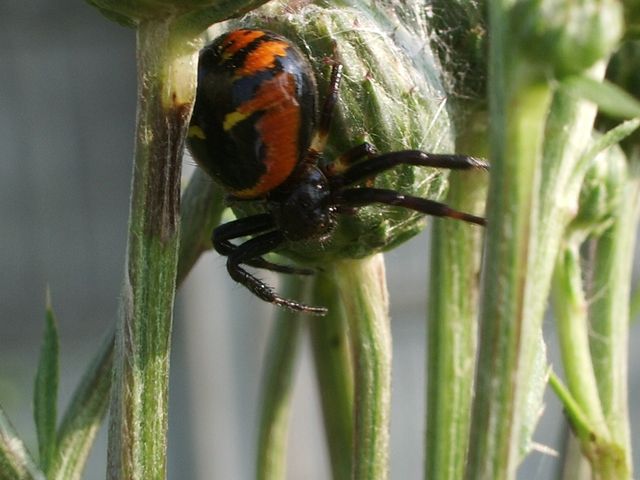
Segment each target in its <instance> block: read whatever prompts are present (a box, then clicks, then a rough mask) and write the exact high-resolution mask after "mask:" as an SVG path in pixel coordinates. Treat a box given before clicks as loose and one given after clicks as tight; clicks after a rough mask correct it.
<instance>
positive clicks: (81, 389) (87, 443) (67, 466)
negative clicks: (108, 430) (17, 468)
mask: <svg viewBox="0 0 640 480" xmlns="http://www.w3.org/2000/svg"><path fill="white" fill-rule="evenodd" d="M112 365H113V333H109V334H108V335H107V336H106V338H105V340H104V341H103V343H102V345H101V346H100V349H99V352H98V355H96V357H95V358H94V359H93V361H92V362H91V364H90V365H89V368H88V369H87V371H86V372H85V374H84V375H83V377H82V380H81V381H80V384H79V385H78V387H77V388H76V390H75V392H74V394H73V397H72V398H71V402H70V404H69V406H68V407H67V410H66V412H65V414H64V417H63V418H62V422H61V423H60V429H59V430H58V436H57V455H56V456H55V458H54V462H53V465H52V466H51V468H50V469H49V470H48V472H47V473H48V474H49V479H50V480H54V479H55V480H80V478H81V477H82V471H83V469H84V466H85V463H86V460H87V456H88V455H89V451H90V450H91V446H92V444H93V440H94V438H95V436H96V434H97V433H98V430H99V429H100V426H101V425H102V420H103V419H104V416H105V414H106V412H107V407H108V406H109V398H110V397H109V392H110V390H111V376H112Z"/></svg>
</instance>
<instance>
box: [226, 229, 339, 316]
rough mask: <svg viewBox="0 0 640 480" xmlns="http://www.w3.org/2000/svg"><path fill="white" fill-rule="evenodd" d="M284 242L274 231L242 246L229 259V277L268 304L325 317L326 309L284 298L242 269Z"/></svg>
mask: <svg viewBox="0 0 640 480" xmlns="http://www.w3.org/2000/svg"><path fill="white" fill-rule="evenodd" d="M284 241H285V238H284V236H283V235H282V233H280V232H278V231H272V232H268V233H264V234H262V235H258V236H257V237H254V238H252V239H251V240H247V241H246V242H245V243H242V244H240V245H239V246H237V248H236V249H235V250H233V252H231V253H230V254H229V256H228V258H227V271H228V272H229V275H230V276H231V278H233V279H234V280H235V281H236V282H238V283H241V284H242V285H244V286H245V287H247V288H248V289H249V290H250V291H251V292H252V293H253V294H254V295H256V296H257V297H258V298H260V299H262V300H264V301H266V302H269V303H273V304H275V305H279V306H281V307H285V308H289V309H291V310H296V311H299V312H305V313H311V314H314V315H325V314H326V313H327V309H326V308H324V307H313V306H310V305H305V304H303V303H299V302H296V301H294V300H289V299H286V298H283V297H281V296H279V295H278V294H277V293H275V292H274V291H273V289H272V288H271V287H269V286H268V285H267V284H266V283H264V282H263V281H262V280H260V279H259V278H257V277H255V276H253V275H252V274H250V273H249V272H247V271H246V270H245V269H244V268H242V266H241V265H243V264H244V265H250V264H251V261H252V260H255V259H256V258H259V257H261V256H262V255H264V254H266V253H269V252H271V251H273V250H274V249H276V248H277V247H278V246H280V245H281V244H282V243H283V242H284Z"/></svg>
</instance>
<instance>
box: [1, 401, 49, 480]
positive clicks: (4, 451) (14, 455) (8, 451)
mask: <svg viewBox="0 0 640 480" xmlns="http://www.w3.org/2000/svg"><path fill="white" fill-rule="evenodd" d="M0 479H2V480H30V479H34V480H44V475H43V474H42V472H40V471H39V470H38V467H36V464H35V462H34V461H33V459H32V458H31V455H30V454H29V452H28V451H27V449H26V448H25V446H24V443H23V442H22V440H21V439H20V437H18V434H17V433H16V431H15V430H14V428H13V425H11V422H9V419H8V418H7V417H6V415H5V414H4V411H3V410H2V408H1V407H0Z"/></svg>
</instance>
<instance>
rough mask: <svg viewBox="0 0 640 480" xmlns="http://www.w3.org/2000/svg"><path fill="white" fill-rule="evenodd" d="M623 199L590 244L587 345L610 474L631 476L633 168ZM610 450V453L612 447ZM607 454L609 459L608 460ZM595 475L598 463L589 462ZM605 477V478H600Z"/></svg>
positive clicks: (639, 183)
mask: <svg viewBox="0 0 640 480" xmlns="http://www.w3.org/2000/svg"><path fill="white" fill-rule="evenodd" d="M621 187H622V189H623V192H622V198H621V200H620V202H619V204H618V205H617V208H616V211H615V213H614V216H613V224H612V225H611V226H610V227H609V228H608V229H607V230H606V231H605V232H604V233H603V234H602V235H601V236H599V237H598V238H597V239H595V240H594V241H593V245H592V247H593V248H592V252H593V256H592V259H591V260H592V262H591V264H590V269H591V271H592V277H591V279H592V285H591V286H590V289H589V292H590V296H591V297H592V298H593V301H592V303H591V308H590V311H589V317H590V320H591V322H590V328H591V332H590V333H591V336H590V347H591V356H592V362H593V368H594V371H595V374H596V380H597V382H598V385H597V386H598V392H599V394H600V400H601V402H602V408H603V411H604V417H605V420H606V424H607V427H608V428H609V432H610V434H611V441H612V443H613V444H614V446H616V448H615V449H612V450H615V451H617V452H618V453H619V454H621V455H622V458H618V459H615V458H613V460H616V462H617V463H618V465H614V466H613V468H614V470H612V471H613V476H611V477H609V478H619V479H623V478H631V473H632V463H631V444H630V434H629V407H628V392H627V381H628V380H627V377H628V366H627V363H628V348H629V347H628V343H629V307H628V306H629V298H630V293H631V292H630V290H631V273H632V266H633V262H632V261H631V259H632V258H633V245H634V240H635V235H636V231H637V227H638V220H639V214H640V208H639V207H638V204H639V201H640V180H639V177H638V176H637V172H632V178H631V179H629V180H627V181H626V182H625V183H624V184H623V185H622V186H621ZM614 453H615V452H614ZM611 460H612V459H609V461H611ZM593 469H594V472H595V473H596V475H597V474H598V465H597V464H596V465H593ZM602 478H605V477H602Z"/></svg>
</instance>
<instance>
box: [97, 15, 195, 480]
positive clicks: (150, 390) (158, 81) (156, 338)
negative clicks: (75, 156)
mask: <svg viewBox="0 0 640 480" xmlns="http://www.w3.org/2000/svg"><path fill="white" fill-rule="evenodd" d="M137 38H138V43H137V47H138V75H139V77H138V85H139V91H138V119H137V126H136V130H137V132H136V149H135V156H134V174H133V184H132V195H131V211H130V218H129V240H128V245H127V262H126V274H125V281H124V288H123V300H122V317H121V322H120V323H119V325H118V328H117V330H116V339H115V357H114V358H115V365H114V388H113V390H112V400H111V422H110V428H109V455H108V467H107V477H108V478H110V479H120V478H127V479H144V480H149V479H153V480H155V479H163V478H165V477H166V446H167V440H166V431H167V414H168V379H169V350H170V335H171V323H172V314H173V302H174V295H175V287H176V274H177V262H178V243H179V203H180V202H179V200H180V170H181V168H180V167H181V163H182V153H183V148H184V136H185V133H186V129H187V125H188V119H189V115H190V112H191V108H192V106H193V98H194V92H195V82H196V65H197V45H195V44H194V43H192V44H191V45H189V47H190V48H189V49H185V46H184V45H185V44H187V43H188V41H190V40H192V39H184V38H176V37H174V36H173V35H172V34H171V19H165V20H159V21H158V20H154V21H148V22H144V23H141V24H140V25H139V27H138V37H137Z"/></svg>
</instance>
